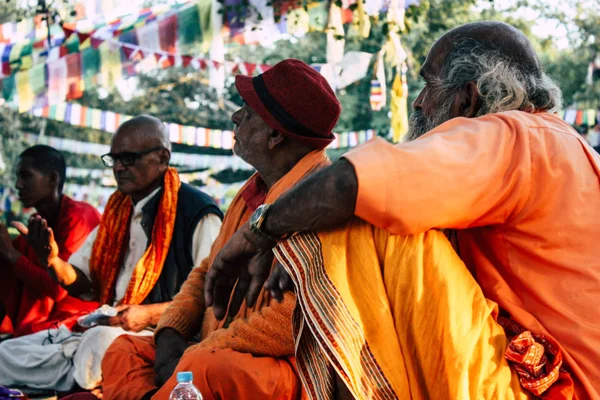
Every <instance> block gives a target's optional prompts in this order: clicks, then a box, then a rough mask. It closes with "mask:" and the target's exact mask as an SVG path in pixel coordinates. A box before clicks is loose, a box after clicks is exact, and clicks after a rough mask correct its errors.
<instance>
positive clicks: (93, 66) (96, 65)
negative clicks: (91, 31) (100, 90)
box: [81, 47, 100, 90]
mask: <svg viewBox="0 0 600 400" xmlns="http://www.w3.org/2000/svg"><path fill="white" fill-rule="evenodd" d="M81 71H82V72H81V74H82V75H83V84H84V90H85V89H89V88H92V87H94V86H96V83H97V78H96V77H97V75H98V72H100V52H99V51H98V49H95V48H93V47H88V48H86V49H85V50H83V51H82V52H81Z"/></svg>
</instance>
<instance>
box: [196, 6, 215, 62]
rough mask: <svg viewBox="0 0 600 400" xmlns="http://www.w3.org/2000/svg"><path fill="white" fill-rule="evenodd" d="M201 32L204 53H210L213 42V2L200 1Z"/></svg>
mask: <svg viewBox="0 0 600 400" xmlns="http://www.w3.org/2000/svg"><path fill="white" fill-rule="evenodd" d="M198 14H199V17H200V32H202V51H203V52H204V53H208V49H209V48H210V42H211V41H212V37H213V32H212V0H198Z"/></svg>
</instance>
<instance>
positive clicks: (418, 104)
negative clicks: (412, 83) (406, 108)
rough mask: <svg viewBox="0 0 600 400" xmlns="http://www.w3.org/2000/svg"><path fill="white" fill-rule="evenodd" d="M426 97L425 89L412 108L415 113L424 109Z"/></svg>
mask: <svg viewBox="0 0 600 400" xmlns="http://www.w3.org/2000/svg"><path fill="white" fill-rule="evenodd" d="M424 97H425V89H423V90H421V92H420V93H419V95H418V96H417V98H416V99H415V101H413V104H412V106H413V109H414V110H415V111H417V110H420V109H421V108H423V98H424Z"/></svg>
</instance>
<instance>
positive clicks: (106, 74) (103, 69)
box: [98, 42, 122, 87]
mask: <svg viewBox="0 0 600 400" xmlns="http://www.w3.org/2000/svg"><path fill="white" fill-rule="evenodd" d="M98 50H99V51H100V81H101V82H100V83H101V85H102V86H104V87H110V86H114V85H115V83H116V82H117V81H119V80H121V77H122V67H121V49H120V48H119V47H118V46H116V45H111V44H110V43H108V42H104V43H102V44H101V45H100V47H98Z"/></svg>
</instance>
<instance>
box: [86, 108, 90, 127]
mask: <svg viewBox="0 0 600 400" xmlns="http://www.w3.org/2000/svg"><path fill="white" fill-rule="evenodd" d="M85 126H87V127H88V128H91V127H92V109H91V108H89V107H86V109H85Z"/></svg>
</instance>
